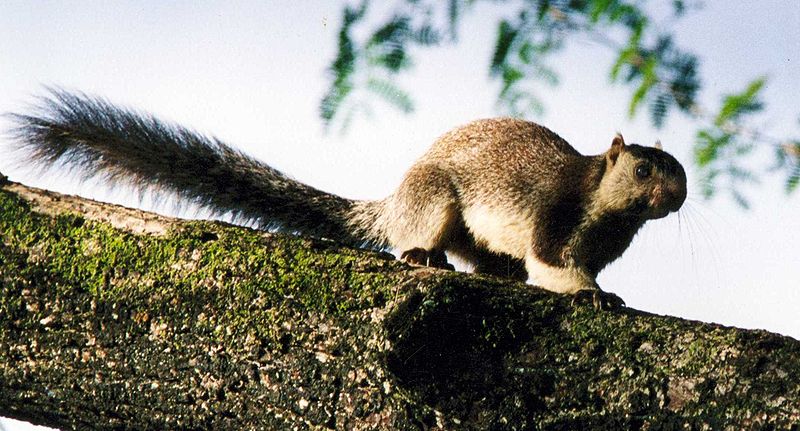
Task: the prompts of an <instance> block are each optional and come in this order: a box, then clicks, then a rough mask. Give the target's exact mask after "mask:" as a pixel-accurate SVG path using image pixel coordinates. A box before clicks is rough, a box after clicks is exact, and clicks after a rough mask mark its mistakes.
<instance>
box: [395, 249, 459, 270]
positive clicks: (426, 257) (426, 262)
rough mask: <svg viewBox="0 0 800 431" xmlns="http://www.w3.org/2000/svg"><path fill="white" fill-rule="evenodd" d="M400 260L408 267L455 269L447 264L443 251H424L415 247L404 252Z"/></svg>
mask: <svg viewBox="0 0 800 431" xmlns="http://www.w3.org/2000/svg"><path fill="white" fill-rule="evenodd" d="M400 260H402V261H403V262H406V263H408V264H410V265H418V266H429V267H432V268H441V269H449V270H450V271H455V269H456V268H455V267H454V266H453V265H451V264H450V263H448V262H447V255H445V254H444V252H443V251H441V250H437V249H433V250H425V249H424V248H420V247H415V248H412V249H411V250H406V251H404V252H403V253H402V254H401V255H400Z"/></svg>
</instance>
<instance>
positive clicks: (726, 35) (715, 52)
mask: <svg viewBox="0 0 800 431" xmlns="http://www.w3.org/2000/svg"><path fill="white" fill-rule="evenodd" d="M378 3H379V5H376V8H375V10H374V12H375V15H373V16H376V17H387V16H388V14H390V13H391V8H390V7H389V6H388V5H390V2H378ZM655 3H657V2H655ZM341 5H342V3H341V2H339V1H329V2H308V1H305V2H303V1H297V0H272V1H270V2H255V1H254V2H244V1H242V2H210V1H209V2H189V1H176V2H158V1H144V2H142V1H77V0H75V1H66V0H65V1H39V2H36V3H31V2H27V1H3V2H0V112H24V111H25V109H26V107H28V106H29V105H30V103H31V102H32V101H33V98H34V96H36V95H41V94H43V93H44V91H43V88H44V86H45V85H51V86H52V85H55V86H61V87H63V88H65V89H70V90H77V91H82V92H86V93H89V94H95V95H101V96H103V97H106V98H108V99H110V100H111V101H113V102H115V103H119V104H122V105H126V106H130V107H133V108H136V109H139V110H142V111H147V112H150V113H153V114H155V115H157V116H159V117H161V118H163V119H165V120H169V121H172V122H176V123H179V124H182V125H185V126H188V127H190V128H193V129H195V130H198V131H201V132H203V133H208V134H213V135H215V136H216V137H218V138H220V139H221V140H223V141H224V142H226V143H228V144H230V145H232V146H235V147H236V148H239V149H241V150H243V151H245V152H246V153H248V154H250V155H252V156H254V157H256V158H258V159H260V160H263V161H265V162H267V163H269V164H270V165H272V166H273V167H275V168H278V169H280V170H282V171H284V172H286V173H288V174H290V175H291V176H292V177H294V178H296V179H298V180H301V181H303V182H306V183H309V184H311V185H313V186H315V187H317V188H320V189H323V190H326V191H329V192H333V193H337V194H340V195H342V196H346V197H350V198H356V199H376V198H381V197H384V196H386V195H388V194H389V193H391V192H392V190H393V189H394V188H395V187H396V186H397V185H398V184H399V182H400V179H401V178H402V175H403V173H404V171H405V170H406V169H407V168H408V167H409V166H411V164H412V163H413V162H414V160H415V159H416V158H417V157H419V156H420V155H421V154H422V153H423V152H424V151H425V150H426V149H427V148H428V147H429V146H430V145H431V143H432V142H433V141H434V140H435V139H436V137H437V136H439V135H441V134H442V133H444V132H445V131H447V130H448V129H450V128H452V127H455V126H458V125H461V124H464V123H466V122H468V121H471V120H474V119H477V118H486V117H492V116H497V115H498V111H497V106H496V103H495V101H496V94H497V91H498V86H497V84H496V83H492V82H491V81H489V79H488V73H487V71H488V62H489V59H490V58H491V52H492V47H493V43H494V31H495V28H496V27H495V26H496V22H497V19H498V17H500V16H505V15H507V14H510V12H509V10H503V9H502V8H498V7H490V6H488V5H483V6H482V5H480V4H479V6H478V7H477V8H476V9H475V10H473V12H472V13H470V14H469V15H467V16H466V17H465V20H464V22H463V24H462V31H461V33H460V39H459V43H458V44H457V45H455V46H449V47H443V48H435V49H430V50H426V51H416V52H414V61H415V66H414V69H413V70H412V72H411V73H408V74H406V75H405V76H403V77H401V79H400V81H399V82H400V84H401V85H402V86H403V87H404V88H405V89H407V90H408V91H409V92H410V93H411V95H412V97H413V99H414V102H415V107H416V109H415V112H414V113H412V114H410V115H403V114H400V113H398V112H395V111H393V110H391V109H388V108H386V107H383V106H382V105H380V103H379V102H376V105H375V109H374V112H373V114H372V115H371V116H369V117H364V116H362V117H357V118H356V119H355V121H354V122H353V123H352V124H351V126H350V128H349V129H348V130H347V131H346V132H344V133H343V132H341V131H339V130H329V131H326V130H325V128H324V127H323V125H322V122H321V121H320V119H319V117H318V105H319V101H320V99H321V97H322V96H323V94H324V92H325V91H326V89H327V85H328V82H329V80H328V75H327V72H326V68H327V66H328V65H329V64H330V62H331V61H332V59H333V58H334V56H335V54H336V33H337V31H338V29H339V23H340V20H341V17H340V14H341V10H340V9H341ZM674 28H675V31H676V32H675V36H676V42H677V43H678V45H679V46H681V47H683V48H684V49H688V50H690V51H693V52H695V53H696V54H698V56H699V58H700V61H701V68H700V74H701V79H702V82H703V89H702V92H701V94H700V97H699V102H700V104H701V105H703V106H706V107H708V108H709V109H715V108H716V107H717V106H718V101H719V100H720V97H721V96H722V95H723V94H725V93H731V92H736V91H740V90H742V89H743V88H744V87H745V85H746V84H747V83H748V82H749V81H750V80H752V79H753V78H756V77H758V76H762V75H764V76H767V85H766V88H765V90H764V100H765V101H766V103H767V108H766V110H765V112H764V114H763V115H760V116H758V117H757V118H756V121H755V122H754V125H755V126H757V127H760V128H761V129H762V130H764V131H765V132H767V133H768V134H770V135H773V136H777V137H787V136H788V137H792V136H794V137H796V136H798V135H800V125H799V124H798V117H800V104H798V103H797V96H798V95H800V4H798V2H797V1H795V0H783V1H778V0H772V1H759V2H748V1H743V0H736V1H724V0H714V1H711V0H709V1H706V2H704V7H703V9H702V10H699V11H697V12H692V13H691V14H689V15H688V16H687V17H685V18H683V19H682V20H680V21H678V22H677V23H676V24H675V27H674ZM612 61H613V53H611V52H610V51H609V50H607V49H606V48H604V47H603V45H601V44H599V43H597V42H595V41H592V40H591V39H590V38H588V37H579V38H577V39H575V40H572V41H571V42H570V43H569V44H568V48H567V50H566V51H565V52H564V53H563V54H560V55H558V56H557V57H556V58H554V59H553V61H552V63H551V65H552V66H553V68H554V69H555V70H556V71H558V72H559V74H560V83H559V85H558V86H557V87H554V88H547V87H542V86H538V87H536V88H537V92H538V95H539V96H540V98H541V99H542V101H543V102H544V105H545V109H546V111H545V113H544V115H542V116H540V117H537V118H529V119H531V120H535V121H537V122H540V123H541V124H544V125H546V126H547V127H549V128H550V129H552V130H554V131H556V132H557V133H558V134H560V135H561V136H562V137H564V138H565V139H567V141H569V142H570V143H572V145H573V146H574V147H576V148H577V149H578V150H579V151H580V152H582V153H584V154H598V153H601V152H603V151H605V150H606V149H607V147H608V146H609V145H610V142H611V139H612V138H613V136H614V134H615V133H616V132H617V131H619V132H621V133H622V134H623V135H624V136H625V138H626V141H627V142H637V143H641V144H647V145H650V144H652V143H653V142H655V140H656V139H660V140H661V141H662V143H663V145H664V147H665V149H666V150H667V151H669V152H671V153H672V154H674V155H675V156H676V157H677V158H678V159H679V160H680V161H681V162H682V163H683V164H684V166H685V167H686V168H687V171H688V177H689V183H690V190H689V198H688V200H687V203H686V205H685V206H684V208H683V209H682V210H681V211H680V213H679V214H678V215H671V216H669V217H667V218H665V219H662V220H656V221H651V222H649V223H648V224H647V225H646V226H645V227H644V229H642V231H641V232H640V233H639V235H638V236H637V238H636V239H635V240H634V243H633V244H632V246H631V247H630V248H629V249H628V251H627V252H626V253H625V254H624V255H623V257H622V258H621V259H619V260H618V261H616V262H615V263H613V264H612V265H610V266H609V267H608V268H607V269H606V270H605V271H603V272H602V273H601V274H600V277H599V283H600V285H601V287H603V288H604V289H605V290H608V291H611V292H614V293H616V294H617V295H619V296H620V297H622V298H623V299H624V300H625V301H626V302H627V305H628V306H630V307H633V308H637V309H641V310H645V311H648V312H652V313H657V314H668V315H673V316H679V317H683V318H687V319H694V320H701V321H705V322H715V323H720V324H724V325H731V326H739V327H743V328H758V329H766V330H769V331H773V332H778V333H781V334H785V335H789V336H792V337H794V338H800V313H798V309H800V285H799V282H798V280H800V257H799V256H798V252H799V251H800V216H798V215H800V193H796V194H795V195H793V196H786V195H785V194H784V193H783V191H782V187H781V186H782V183H781V178H780V177H774V176H773V177H770V176H767V177H764V178H762V182H761V184H760V185H758V186H755V187H751V188H748V189H747V190H746V191H747V194H748V196H750V197H751V200H752V204H753V208H752V209H751V210H749V211H744V210H741V209H739V208H738V207H737V206H736V205H735V204H733V203H732V202H731V201H730V200H729V199H727V198H725V197H720V198H717V199H715V200H712V201H705V200H703V199H702V197H701V196H700V193H699V188H698V187H697V174H696V169H695V168H694V166H693V165H692V153H691V148H692V143H693V136H694V133H695V130H696V129H697V123H695V122H693V121H691V120H690V119H688V118H686V117H685V116H682V115H680V114H676V115H672V116H671V117H669V120H668V121H667V123H666V124H665V126H664V127H663V128H661V129H654V128H652V127H651V125H650V123H649V121H648V120H647V118H646V115H640V116H638V117H637V118H635V119H633V120H631V119H629V118H628V116H627V105H628V101H629V99H630V94H631V91H632V90H631V89H629V88H626V87H623V86H620V85H612V84H610V82H609V78H608V71H609V68H610V65H611V63H612ZM642 114H645V112H644V111H643V112H642ZM8 128H9V123H8V120H7V119H6V118H0V172H2V173H3V174H5V175H8V176H9V177H10V179H11V180H13V181H18V182H22V183H24V184H27V185H31V186H36V187H43V188H47V189H51V190H55V191H59V192H63V193H69V194H78V195H81V196H86V197H91V198H94V199H99V200H104V201H110V202H115V203H121V204H125V205H128V206H137V207H145V208H149V209H152V208H153V207H152V206H150V205H148V204H147V203H146V202H145V203H141V202H139V201H138V200H137V199H136V198H135V197H133V196H132V195H131V194H130V193H129V191H125V190H109V188H108V187H104V186H103V185H102V184H98V183H83V184H79V183H78V182H76V181H74V180H65V178H69V177H65V176H64V175H59V173H58V172H47V173H46V174H41V173H39V172H37V171H35V170H32V169H30V168H26V166H25V163H24V160H22V159H20V158H19V157H17V156H15V155H14V154H11V152H10V150H9V146H8V143H9V140H8V137H7V135H3V134H4V133H5V132H6V131H7V130H8ZM763 154H765V156H760V157H756V160H755V162H754V166H755V167H757V168H763V167H766V166H767V165H768V164H769V161H770V158H769V155H770V154H771V153H770V152H769V150H766V151H763ZM156 209H157V210H158V211H159V212H162V213H170V214H171V213H172V210H171V208H164V207H158V208H156ZM182 215H184V216H190V217H197V216H201V217H202V214H199V215H198V214H195V213H189V214H186V213H184V214H182ZM0 423H2V424H4V425H5V427H6V429H9V430H11V429H26V428H17V426H18V425H17V424H16V423H11V422H0Z"/></svg>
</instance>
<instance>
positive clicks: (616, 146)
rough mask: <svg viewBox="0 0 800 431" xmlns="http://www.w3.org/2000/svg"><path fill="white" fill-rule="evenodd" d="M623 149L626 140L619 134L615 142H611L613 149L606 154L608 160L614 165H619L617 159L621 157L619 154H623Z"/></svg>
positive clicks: (615, 137)
mask: <svg viewBox="0 0 800 431" xmlns="http://www.w3.org/2000/svg"><path fill="white" fill-rule="evenodd" d="M623 148H625V139H623V138H622V135H621V134H620V133H619V132H617V136H614V140H613V141H611V148H609V149H608V152H606V158H607V159H608V161H609V162H610V163H611V164H612V165H613V164H614V163H617V157H619V154H620V153H621V152H622V149H623Z"/></svg>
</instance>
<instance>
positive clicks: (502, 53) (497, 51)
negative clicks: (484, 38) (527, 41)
mask: <svg viewBox="0 0 800 431" xmlns="http://www.w3.org/2000/svg"><path fill="white" fill-rule="evenodd" d="M516 37H517V29H515V28H514V27H512V26H511V24H509V23H508V21H506V20H502V21H500V26H499V27H498V28H497V42H496V43H495V47H494V54H493V55H492V64H491V65H490V67H489V70H490V72H491V74H492V75H497V74H499V73H500V72H502V71H503V67H502V66H503V65H505V64H506V62H507V60H506V58H507V57H508V52H509V51H510V50H511V45H512V44H513V43H514V39H515V38H516Z"/></svg>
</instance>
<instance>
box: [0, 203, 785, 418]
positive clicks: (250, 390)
mask: <svg viewBox="0 0 800 431" xmlns="http://www.w3.org/2000/svg"><path fill="white" fill-rule="evenodd" d="M109 211H113V208H109ZM170 226H172V227H171V228H170V229H169V230H168V231H167V232H166V233H164V234H161V235H146V234H133V233H130V232H126V231H121V230H118V229H116V228H113V227H111V226H110V225H108V224H105V223H102V222H98V221H95V220H93V219H91V218H89V217H86V216H84V215H81V214H77V213H64V212H58V214H57V215H55V216H50V215H44V214H41V213H38V212H32V211H31V204H30V203H29V201H27V200H26V199H21V198H20V197H18V196H17V195H16V194H15V193H11V192H9V191H2V190H0V415H5V416H11V417H16V418H20V419H26V420H31V421H33V422H36V423H41V424H46V425H50V426H55V427H60V428H76V429H187V428H189V429H195V428H203V429H387V430H388V429H401V430H418V429H436V428H443V429H476V430H477V429H480V430H485V429H498V430H499V429H519V430H521V429H546V430H574V429H650V430H652V429H787V428H788V429H791V428H792V427H795V429H796V427H797V426H798V425H797V424H798V422H799V421H800V401H799V400H800V343H798V342H797V341H796V340H793V339H791V338H788V337H780V336H777V335H774V334H769V333H766V332H763V331H745V330H740V329H736V328H725V327H722V326H718V325H709V324H703V323H698V322H690V321H686V320H681V319H676V318H672V317H664V316H654V315H650V314H646V313H642V312H638V311H636V310H630V309H622V310H616V311H611V312H598V311H596V310H594V309H592V308H591V307H586V306H572V305H571V300H570V298H568V297H564V296H561V295H556V294H552V293H549V292H546V291H543V290H540V289H536V288H533V287H531V286H528V285H524V284H521V283H511V282H506V281H503V280H498V279H493V278H486V277H478V276H471V275H467V274H460V273H452V272H444V271H428V270H418V271H417V270H410V269H409V268H408V267H407V266H405V265H403V264H400V263H398V262H396V261H394V260H393V259H392V257H391V256H389V255H386V254H382V253H374V252H366V251H360V250H353V249H349V248H344V247H340V246H337V245H336V244H334V243H331V242H326V241H321V240H310V239H303V238H299V237H292V236H284V235H271V234H266V233H263V232H259V231H254V230H251V229H246V228H239V227H234V226H229V225H226V224H223V223H212V222H184V221H174V222H171V223H170Z"/></svg>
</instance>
